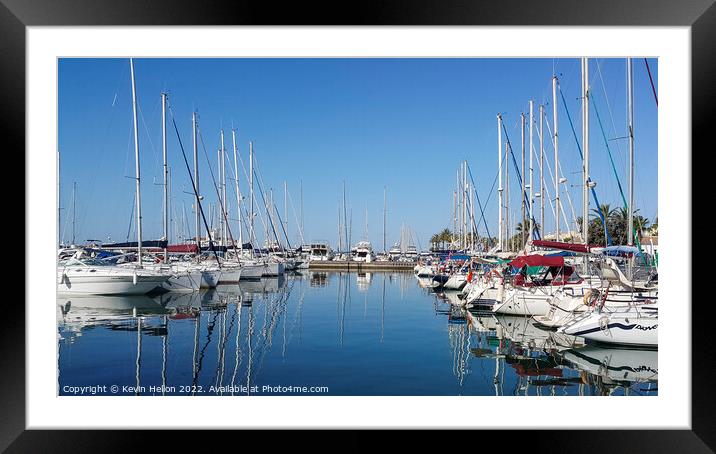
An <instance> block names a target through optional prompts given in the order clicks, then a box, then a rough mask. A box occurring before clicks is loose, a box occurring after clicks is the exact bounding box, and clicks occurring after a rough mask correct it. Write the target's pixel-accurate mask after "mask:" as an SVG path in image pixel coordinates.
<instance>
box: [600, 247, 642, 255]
mask: <svg viewBox="0 0 716 454" xmlns="http://www.w3.org/2000/svg"><path fill="white" fill-rule="evenodd" d="M592 252H593V253H595V254H603V255H608V256H621V257H624V256H626V257H631V256H632V255H639V254H640V253H641V251H639V248H638V247H634V246H607V247H594V248H592Z"/></svg>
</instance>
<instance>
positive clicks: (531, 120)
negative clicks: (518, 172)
mask: <svg viewBox="0 0 716 454" xmlns="http://www.w3.org/2000/svg"><path fill="white" fill-rule="evenodd" d="M534 121H535V119H534V101H533V100H531V99H530V188H529V189H530V198H529V204H530V235H529V239H530V240H531V239H532V238H533V233H534V229H535V222H534V221H535V215H534V211H533V209H534V203H535V197H534V196H535V192H534V191H535V190H534V170H535V169H534V165H533V162H532V156H533V155H534V153H533V151H534V148H533V145H532V144H533V142H532V137H533V135H532V132H533V129H534Z"/></svg>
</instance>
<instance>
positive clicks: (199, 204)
mask: <svg viewBox="0 0 716 454" xmlns="http://www.w3.org/2000/svg"><path fill="white" fill-rule="evenodd" d="M167 107H169V113H170V114H171V116H172V124H173V125H174V131H175V132H176V134H177V140H178V141H179V148H180V149H181V155H182V157H183V158H184V165H185V166H186V171H187V173H188V174H189V180H190V181H191V187H192V191H193V192H194V196H195V197H196V200H197V205H198V206H197V209H198V210H199V213H201V218H202V219H203V220H204V226H205V227H206V235H207V237H209V247H210V248H211V252H213V253H214V258H216V263H217V264H218V265H219V268H221V262H220V261H219V254H217V253H216V248H214V240H212V238H211V230H210V229H209V223H208V222H206V216H205V215H204V208H202V206H201V202H200V201H199V194H198V193H197V191H196V183H195V182H194V177H193V176H192V174H191V169H190V168H189V161H188V160H187V158H186V153H185V152H184V144H183V143H182V141H181V135H180V134H179V128H178V127H177V122H176V118H174V109H172V107H171V105H170V104H169V103H167ZM196 245H197V247H198V249H199V250H198V253H199V254H201V242H200V241H199V232H196Z"/></svg>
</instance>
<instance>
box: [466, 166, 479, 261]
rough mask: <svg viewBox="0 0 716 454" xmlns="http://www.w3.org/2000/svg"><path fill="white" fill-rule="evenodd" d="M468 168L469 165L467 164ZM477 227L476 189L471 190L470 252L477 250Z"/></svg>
mask: <svg viewBox="0 0 716 454" xmlns="http://www.w3.org/2000/svg"><path fill="white" fill-rule="evenodd" d="M465 165H466V166H467V163H465ZM476 236H477V226H476V224H475V188H473V187H471V188H470V250H472V251H474V250H475V237H476Z"/></svg>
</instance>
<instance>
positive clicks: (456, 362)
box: [434, 292, 658, 396]
mask: <svg viewBox="0 0 716 454" xmlns="http://www.w3.org/2000/svg"><path fill="white" fill-rule="evenodd" d="M434 298H435V301H436V306H435V312H436V314H440V315H444V316H447V323H448V337H449V341H450V347H451V350H452V355H453V367H452V372H453V375H454V376H455V377H456V379H457V385H458V387H459V388H460V389H462V388H463V385H464V383H465V381H466V380H467V379H468V378H469V375H470V374H471V373H472V369H475V368H476V364H477V365H479V367H480V368H485V367H486V366H487V364H488V362H492V369H493V371H494V374H493V376H492V381H493V384H494V394H495V395H497V396H499V395H505V393H507V394H510V395H544V394H548V395H574V394H577V395H612V394H623V395H630V394H640V395H655V394H656V393H657V392H658V389H657V382H658V352H657V351H656V350H639V349H629V348H615V347H611V346H602V345H599V346H597V345H585V343H584V339H582V338H579V337H574V336H568V335H565V334H560V333H557V332H555V331H550V330H544V329H542V328H540V327H539V326H538V325H537V324H536V323H535V321H534V320H533V319H532V318H527V317H519V316H510V315H501V314H493V313H491V312H489V311H487V312H485V311H478V310H471V311H468V310H465V309H463V308H462V307H461V304H460V302H461V300H460V299H459V298H458V296H457V293H456V292H445V293H435V294H434ZM463 319H466V320H467V323H466V324H465V325H462V320H463ZM466 351H468V352H469V353H470V355H467V358H468V360H466V355H465V352H466ZM480 379H481V380H486V379H487V377H486V374H482V376H481V377H480Z"/></svg>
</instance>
